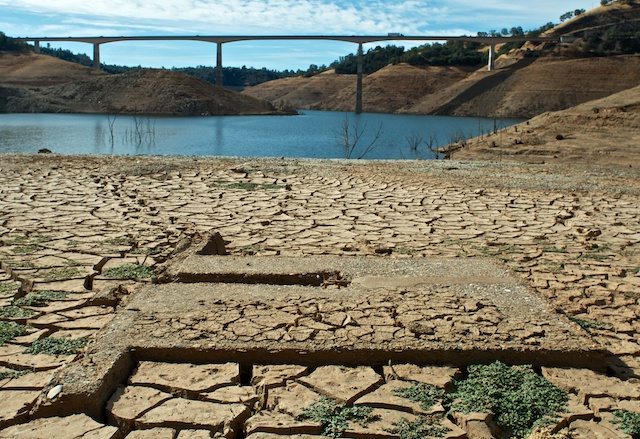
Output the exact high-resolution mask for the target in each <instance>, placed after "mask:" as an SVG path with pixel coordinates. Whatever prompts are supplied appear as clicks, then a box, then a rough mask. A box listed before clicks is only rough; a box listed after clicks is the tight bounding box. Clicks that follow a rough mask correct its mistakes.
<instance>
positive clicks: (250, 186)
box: [217, 181, 283, 191]
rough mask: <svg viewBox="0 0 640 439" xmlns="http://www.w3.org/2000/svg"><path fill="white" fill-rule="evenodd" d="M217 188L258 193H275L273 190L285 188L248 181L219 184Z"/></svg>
mask: <svg viewBox="0 0 640 439" xmlns="http://www.w3.org/2000/svg"><path fill="white" fill-rule="evenodd" d="M217 186H218V187H223V188H225V189H236V190H242V191H257V190H263V191H273V190H277V189H282V187H283V186H280V185H278V184H272V183H251V182H248V181H237V182H232V183H228V182H227V183H222V182H218V184H217Z"/></svg>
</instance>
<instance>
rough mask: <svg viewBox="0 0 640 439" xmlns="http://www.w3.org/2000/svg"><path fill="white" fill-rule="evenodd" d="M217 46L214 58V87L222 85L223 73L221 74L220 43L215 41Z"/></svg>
mask: <svg viewBox="0 0 640 439" xmlns="http://www.w3.org/2000/svg"><path fill="white" fill-rule="evenodd" d="M216 44H217V46H218V51H217V57H216V58H217V59H216V87H220V88H222V87H223V85H224V84H223V75H222V43H216Z"/></svg>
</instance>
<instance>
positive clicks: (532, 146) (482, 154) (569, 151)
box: [452, 86, 640, 168]
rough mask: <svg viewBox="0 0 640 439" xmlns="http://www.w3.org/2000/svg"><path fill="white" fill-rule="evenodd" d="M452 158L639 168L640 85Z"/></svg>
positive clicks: (474, 144) (475, 144) (471, 145)
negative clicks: (612, 165)
mask: <svg viewBox="0 0 640 439" xmlns="http://www.w3.org/2000/svg"><path fill="white" fill-rule="evenodd" d="M558 136H562V137H561V138H559V137H558ZM558 138H559V140H558ZM458 146H460V145H458ZM452 155H453V158H455V159H461V160H463V159H473V160H477V159H483V160H516V161H526V162H538V163H539V162H545V161H548V162H554V163H555V162H563V163H588V164H599V165H607V164H616V165H622V166H629V167H635V168H637V167H638V166H640V86H637V87H634V88H631V89H629V90H624V91H622V92H619V93H616V94H614V95H611V96H608V97H606V98H603V99H599V100H595V101H590V102H587V103H584V104H581V105H578V106H576V107H573V108H570V109H567V110H563V111H558V112H553V113H544V114H541V115H540V116H537V117H535V118H533V119H531V120H530V121H527V122H525V123H522V124H520V125H517V126H515V127H511V128H508V129H506V130H503V131H501V132H498V133H497V134H492V135H490V136H487V137H484V138H476V139H472V140H471V141H468V142H466V145H465V146H464V147H463V148H462V149H461V150H458V151H454V152H453V154H452Z"/></svg>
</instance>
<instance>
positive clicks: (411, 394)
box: [393, 383, 444, 410]
mask: <svg viewBox="0 0 640 439" xmlns="http://www.w3.org/2000/svg"><path fill="white" fill-rule="evenodd" d="M393 393H394V394H395V395H396V396H400V397H401V398H406V399H408V400H409V401H413V402H415V403H417V404H420V407H421V408H422V409H423V410H429V409H430V408H431V407H433V405H434V404H435V403H436V402H438V401H440V400H442V399H443V398H444V390H442V389H439V388H437V387H436V386H433V385H431V384H425V383H417V384H414V385H413V386H411V387H407V388H405V389H396V390H394V392H393Z"/></svg>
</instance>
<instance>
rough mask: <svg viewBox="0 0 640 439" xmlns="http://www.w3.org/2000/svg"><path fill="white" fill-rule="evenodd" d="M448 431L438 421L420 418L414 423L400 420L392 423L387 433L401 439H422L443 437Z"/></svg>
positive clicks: (437, 419) (405, 419)
mask: <svg viewBox="0 0 640 439" xmlns="http://www.w3.org/2000/svg"><path fill="white" fill-rule="evenodd" d="M447 431H449V430H448V428H446V427H444V426H443V425H441V424H440V419H439V418H435V417H426V416H422V417H420V418H418V419H416V420H415V421H409V420H408V419H407V418H402V419H400V420H399V421H398V422H394V424H393V428H392V429H390V430H389V433H392V434H395V435H398V436H400V438H401V439H424V438H426V437H443V436H444V435H445V433H446V432H447Z"/></svg>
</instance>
